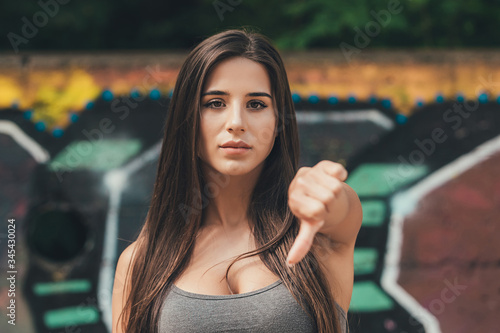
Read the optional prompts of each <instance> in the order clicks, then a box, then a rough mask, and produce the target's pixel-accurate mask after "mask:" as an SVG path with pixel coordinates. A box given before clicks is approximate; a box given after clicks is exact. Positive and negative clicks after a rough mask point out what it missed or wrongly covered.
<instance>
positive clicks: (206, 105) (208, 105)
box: [205, 101, 222, 109]
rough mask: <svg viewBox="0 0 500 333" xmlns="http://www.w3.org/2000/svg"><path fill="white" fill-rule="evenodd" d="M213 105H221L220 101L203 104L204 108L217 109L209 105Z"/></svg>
mask: <svg viewBox="0 0 500 333" xmlns="http://www.w3.org/2000/svg"><path fill="white" fill-rule="evenodd" d="M214 103H221V104H222V102H221V101H212V102H209V103H207V104H205V107H209V108H211V109H218V107H215V108H213V107H211V105H213V104H214ZM218 105H219V104H218Z"/></svg>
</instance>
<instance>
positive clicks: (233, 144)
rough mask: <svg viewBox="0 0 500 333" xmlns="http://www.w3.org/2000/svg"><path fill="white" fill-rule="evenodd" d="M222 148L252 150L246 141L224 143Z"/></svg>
mask: <svg viewBox="0 0 500 333" xmlns="http://www.w3.org/2000/svg"><path fill="white" fill-rule="evenodd" d="M221 148H246V149H250V148H251V147H250V146H249V145H248V144H247V143H246V142H245V141H242V140H240V141H228V142H226V143H224V144H223V145H222V146H221Z"/></svg>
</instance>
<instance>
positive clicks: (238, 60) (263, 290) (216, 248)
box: [112, 29, 362, 333]
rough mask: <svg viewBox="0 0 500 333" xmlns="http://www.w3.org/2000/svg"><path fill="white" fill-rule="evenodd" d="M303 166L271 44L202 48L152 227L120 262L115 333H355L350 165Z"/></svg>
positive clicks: (160, 171) (178, 116)
mask: <svg viewBox="0 0 500 333" xmlns="http://www.w3.org/2000/svg"><path fill="white" fill-rule="evenodd" d="M298 161H299V144H298V130H297V123H296V118H295V110H294V105H293V101H292V98H291V93H290V88H289V84H288V79H287V75H286V72H285V68H284V65H283V62H282V59H281V57H280V55H279V54H278V52H277V51H276V49H275V48H274V47H273V46H272V45H271V43H270V41H269V40H268V39H267V38H266V37H264V36H262V35H261V34H259V33H255V32H251V31H248V29H242V30H227V31H224V32H221V33H219V34H216V35H214V36H211V37H209V38H207V39H205V40H204V41H202V42H201V43H200V44H199V45H198V46H196V47H195V48H194V49H193V50H192V51H191V52H190V54H189V55H188V57H187V59H186V61H185V62H184V64H183V65H182V67H181V69H180V73H179V76H178V78H177V82H176V85H175V87H174V92H173V95H172V99H171V101H170V105H169V112H168V116H167V120H166V125H165V131H164V138H163V146H162V150H161V153H160V157H159V163H158V168H157V176H156V182H155V184H154V189H153V195H152V200H151V206H150V209H149V212H148V215H147V217H146V221H145V224H144V226H143V228H142V230H141V232H140V234H139V236H138V238H137V240H136V241H135V242H133V243H132V244H131V245H129V246H128V247H127V248H126V249H125V251H124V252H123V253H122V254H121V256H120V258H119V260H118V264H117V267H116V275H115V283H114V290H113V302H112V303H113V309H112V312H113V315H112V316H113V319H112V322H113V333H119V332H176V333H182V332H273V333H274V332H321V333H332V332H335V333H336V332H346V331H347V317H346V313H347V311H348V309H349V304H350V300H351V294H352V288H353V276H354V271H353V253H354V245H355V241H356V237H357V234H358V231H359V228H360V226H361V220H362V211H361V204H360V201H359V199H358V196H357V195H356V193H355V192H354V191H353V190H352V189H351V188H350V187H349V186H348V185H347V184H345V182H344V180H345V179H346V178H347V172H346V170H345V169H344V168H343V166H342V165H341V164H338V163H335V162H332V161H326V160H325V161H321V162H320V163H318V164H317V165H315V166H314V167H302V168H300V169H298Z"/></svg>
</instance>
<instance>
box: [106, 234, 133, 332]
mask: <svg viewBox="0 0 500 333" xmlns="http://www.w3.org/2000/svg"><path fill="white" fill-rule="evenodd" d="M135 246H136V242H133V243H132V244H130V245H129V246H128V247H127V248H126V249H125V250H124V251H123V252H122V254H121V255H120V258H118V263H117V265H116V271H115V281H114V284H113V300H112V309H111V311H112V325H113V327H112V329H111V332H112V333H124V332H125V331H124V329H123V327H122V325H121V318H120V322H118V319H119V318H118V317H119V316H120V314H121V313H122V310H123V307H124V305H125V303H126V301H127V299H128V295H129V293H130V276H128V275H127V270H128V267H129V265H130V263H131V260H132V255H133V253H134V251H135ZM126 280H127V290H126V291H125V290H124V287H125V281H126ZM127 319H128V318H127Z"/></svg>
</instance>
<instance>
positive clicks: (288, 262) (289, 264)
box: [286, 260, 295, 268]
mask: <svg viewBox="0 0 500 333" xmlns="http://www.w3.org/2000/svg"><path fill="white" fill-rule="evenodd" d="M286 265H287V266H288V267H290V268H292V267H293V266H295V263H291V262H290V261H288V260H287V262H286Z"/></svg>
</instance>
